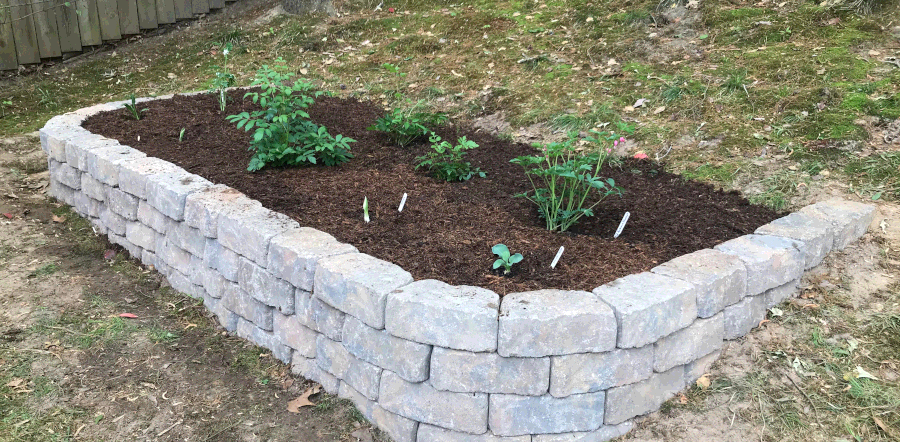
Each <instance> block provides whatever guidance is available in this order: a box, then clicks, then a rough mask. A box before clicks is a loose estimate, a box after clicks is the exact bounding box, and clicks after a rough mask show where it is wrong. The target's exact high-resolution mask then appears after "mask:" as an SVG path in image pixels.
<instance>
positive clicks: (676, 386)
mask: <svg viewBox="0 0 900 442" xmlns="http://www.w3.org/2000/svg"><path fill="white" fill-rule="evenodd" d="M682 388H684V367H675V368H673V369H671V370H669V371H667V372H664V373H654V374H653V376H651V377H650V379H647V380H644V381H641V382H637V383H634V384H629V385H623V386H621V387H614V388H610V389H609V390H607V391H606V417H605V419H604V423H606V425H617V424H621V423H622V422H625V421H627V420H628V419H631V418H633V417H635V416H640V415H642V414H647V413H650V412H652V411H655V410H657V409H659V407H660V406H661V405H662V404H663V402H665V401H667V400H668V399H669V398H671V397H672V396H675V394H677V393H678V392H679V391H681V389H682Z"/></svg>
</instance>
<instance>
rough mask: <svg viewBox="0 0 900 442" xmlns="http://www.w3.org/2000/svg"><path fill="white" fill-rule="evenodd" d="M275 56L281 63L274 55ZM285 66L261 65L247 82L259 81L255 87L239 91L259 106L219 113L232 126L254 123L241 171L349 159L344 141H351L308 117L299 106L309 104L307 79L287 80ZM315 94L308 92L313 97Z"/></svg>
mask: <svg viewBox="0 0 900 442" xmlns="http://www.w3.org/2000/svg"><path fill="white" fill-rule="evenodd" d="M276 61H277V62H278V63H284V60H282V59H280V58H279V59H278V60H276ZM287 69H288V68H287V66H284V65H283V64H280V65H277V66H275V67H269V66H268V65H263V67H261V68H260V69H259V70H258V71H257V72H256V78H255V79H254V80H253V83H252V85H253V86H259V88H260V89H261V92H248V93H246V94H245V95H244V97H250V98H251V99H252V100H253V102H254V103H257V104H259V105H260V106H261V107H262V108H263V110H258V111H253V112H241V113H240V114H237V115H229V116H227V117H225V118H226V120H228V121H230V122H232V123H237V127H238V129H241V128H243V129H244V130H246V131H250V130H251V129H253V128H256V130H255V131H254V132H253V138H252V139H251V141H250V150H251V151H253V152H254V155H253V157H252V158H250V165H249V166H248V167H247V170H249V171H251V172H252V171H256V170H260V169H262V168H263V167H265V166H276V167H281V166H296V165H304V164H319V163H322V164H325V165H326V166H335V165H338V164H341V163H344V162H346V161H348V160H350V158H353V155H351V154H350V143H353V142H356V140H354V139H352V138H349V137H345V136H342V135H337V136H331V134H329V133H328V129H327V128H325V127H324V126H319V125H317V124H315V123H313V122H312V121H310V120H309V114H308V113H306V111H305V110H304V109H306V108H307V107H309V105H310V104H312V103H313V98H312V97H310V96H309V94H308V93H309V91H310V90H312V84H310V83H308V82H306V81H302V80H297V81H294V82H292V83H291V82H290V80H291V79H292V78H293V75H291V74H286V73H284V72H286V71H287ZM289 83H290V85H288V84H289ZM321 94H322V93H321V92H315V93H314V95H315V96H319V95H321Z"/></svg>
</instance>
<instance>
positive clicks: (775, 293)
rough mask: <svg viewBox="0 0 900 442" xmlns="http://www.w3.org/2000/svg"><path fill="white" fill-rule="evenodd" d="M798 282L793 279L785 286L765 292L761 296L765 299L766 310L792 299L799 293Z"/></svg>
mask: <svg viewBox="0 0 900 442" xmlns="http://www.w3.org/2000/svg"><path fill="white" fill-rule="evenodd" d="M799 287H800V280H799V279H795V280H793V281H791V282H788V283H787V284H784V285H781V286H778V287H775V288H771V289H769V290H766V292H765V293H763V294H762V295H761V296H762V297H763V298H765V303H766V308H767V309H770V308H772V307H775V306H776V305H778V304H781V303H782V302H784V301H787V300H788V299H791V298H793V297H794V296H796V295H797V294H798V293H799V291H800V290H799Z"/></svg>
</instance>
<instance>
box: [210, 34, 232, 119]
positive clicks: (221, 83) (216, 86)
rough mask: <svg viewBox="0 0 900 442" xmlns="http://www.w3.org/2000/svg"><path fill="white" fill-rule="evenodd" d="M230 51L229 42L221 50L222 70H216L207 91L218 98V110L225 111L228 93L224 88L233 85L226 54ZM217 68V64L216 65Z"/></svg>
mask: <svg viewBox="0 0 900 442" xmlns="http://www.w3.org/2000/svg"><path fill="white" fill-rule="evenodd" d="M230 52H231V43H228V44H226V45H225V49H223V50H222V56H224V57H225V65H224V66H223V67H222V72H219V71H216V77H215V78H213V81H212V85H211V86H210V89H209V91H210V92H213V93H215V94H216V99H217V100H219V111H221V112H225V106H227V105H228V94H227V93H226V89H228V88H230V87H231V86H234V81H235V80H234V75H233V74H232V73H231V72H229V71H228V54H229V53H230ZM216 68H217V69H218V66H216Z"/></svg>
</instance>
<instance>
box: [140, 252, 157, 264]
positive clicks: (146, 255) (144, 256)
mask: <svg viewBox="0 0 900 442" xmlns="http://www.w3.org/2000/svg"><path fill="white" fill-rule="evenodd" d="M141 264H143V265H145V266H147V267H151V266H156V253H153V252H151V251H149V250H147V249H144V250H142V251H141Z"/></svg>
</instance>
